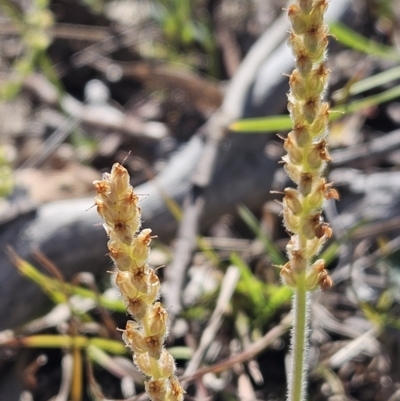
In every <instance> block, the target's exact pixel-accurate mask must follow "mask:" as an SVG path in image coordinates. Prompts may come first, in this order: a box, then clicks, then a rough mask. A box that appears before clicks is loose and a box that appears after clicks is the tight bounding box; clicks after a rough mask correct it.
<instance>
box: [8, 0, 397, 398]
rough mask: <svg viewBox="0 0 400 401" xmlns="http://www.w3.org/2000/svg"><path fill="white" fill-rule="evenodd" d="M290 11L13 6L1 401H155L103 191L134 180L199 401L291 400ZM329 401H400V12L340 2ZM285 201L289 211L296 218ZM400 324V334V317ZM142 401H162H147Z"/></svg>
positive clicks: (258, 6) (377, 2) (315, 348)
mask: <svg viewBox="0 0 400 401" xmlns="http://www.w3.org/2000/svg"><path fill="white" fill-rule="evenodd" d="M285 6H287V4H286V2H284V1H282V0H114V1H106V0H103V1H102V0H53V1H50V0H0V400H1V401H3V400H5V401H14V400H15V401H17V400H21V401H30V400H34V401H47V400H57V401H61V400H72V401H80V400H122V399H129V400H133V399H136V397H143V396H142V393H143V377H142V376H141V374H139V373H138V372H137V371H136V368H135V367H134V365H133V363H132V358H131V355H130V352H129V350H127V349H125V348H124V345H123V343H122V341H121V333H120V332H118V331H117V330H116V328H117V327H119V328H121V329H122V328H123V327H124V326H125V322H126V320H127V318H128V317H127V315H126V313H125V306H124V304H123V302H122V300H121V299H120V296H119V294H118V291H117V290H116V288H115V287H114V284H113V280H112V274H110V271H112V269H113V266H112V264H111V262H110V260H109V258H108V256H107V248H106V242H107V238H106V234H105V232H104V229H103V228H102V226H101V224H100V218H99V217H98V216H97V213H96V210H95V208H93V197H94V188H93V181H94V180H97V179H99V178H100V177H101V174H102V173H104V172H109V171H110V170H111V167H112V165H113V163H115V162H119V163H122V164H123V165H124V166H125V167H126V168H127V169H128V171H129V173H130V175H131V183H132V185H133V186H134V187H135V188H136V192H137V194H138V195H139V196H140V199H141V203H140V205H141V208H142V212H143V224H142V225H143V227H144V228H151V229H152V230H153V233H154V234H155V235H157V236H158V238H157V239H156V240H154V241H153V251H152V255H151V258H150V261H149V263H150V265H151V266H152V267H153V268H154V269H156V270H157V274H158V275H159V276H160V278H161V281H162V283H163V284H162V285H163V291H162V294H161V295H162V302H163V304H164V306H165V307H166V308H167V310H168V313H169V315H170V321H169V324H170V336H169V339H168V340H167V347H168V348H169V349H170V351H171V353H172V354H173V355H174V356H175V358H176V360H177V367H178V374H179V376H181V377H183V383H184V384H185V386H186V389H187V396H186V399H187V400H191V399H196V400H205V399H207V400H233V399H235V400H236V399H240V400H242V401H252V400H271V401H272V400H284V399H285V394H286V364H287V355H288V351H289V350H288V342H289V341H288V340H289V331H290V316H289V315H288V313H289V311H290V302H291V291H290V290H289V289H288V288H286V287H284V286H282V284H281V282H280V278H279V268H277V267H276V266H277V265H281V264H284V263H285V245H286V243H287V239H288V236H287V234H286V233H285V232H284V229H283V227H282V223H281V216H280V212H281V205H280V204H279V200H280V195H279V194H277V193H272V194H271V191H282V190H283V189H284V188H285V187H286V186H289V185H291V183H290V182H289V180H288V178H287V177H286V176H285V174H284V173H283V169H282V165H281V164H280V163H279V161H280V159H281V157H282V156H283V154H284V151H283V148H282V140H281V139H280V138H279V137H277V135H276V134H279V135H280V136H285V135H286V134H287V132H289V131H290V127H291V123H290V121H289V119H288V117H287V110H286V93H287V91H288V83H287V76H285V75H284V74H288V73H290V71H291V69H292V68H293V57H292V55H291V53H290V50H289V48H288V47H287V45H286V40H287V35H288V30H289V29H290V27H289V24H288V21H287V17H286V13H285V11H283V10H282V9H283V8H284V7H285ZM327 18H328V22H329V25H330V29H331V33H332V37H331V44H330V49H329V57H328V58H327V60H326V65H327V66H328V68H329V69H330V70H331V78H330V85H329V89H328V90H327V92H326V97H327V99H328V101H329V102H330V103H331V105H332V108H333V110H334V111H333V112H332V113H331V117H332V124H331V129H330V136H329V147H330V153H331V156H332V158H333V162H332V163H331V164H330V165H329V167H328V168H327V171H326V174H327V176H328V180H329V181H333V182H334V186H335V187H336V188H337V189H338V190H339V192H340V194H341V199H340V201H339V202H331V201H329V202H328V203H327V205H326V209H325V219H326V220H327V221H328V222H329V224H330V225H331V226H332V228H333V232H334V236H333V238H332V239H331V242H330V243H328V244H327V246H326V247H325V250H324V251H323V253H322V255H321V257H322V258H324V259H325V261H326V265H327V266H328V268H329V270H330V273H331V275H332V277H333V280H334V283H335V285H334V287H333V288H332V289H331V290H329V291H326V292H324V293H322V292H316V293H314V294H312V298H313V301H312V317H311V326H312V327H311V331H310V337H311V345H310V353H309V364H310V368H309V378H310V382H309V399H310V400H313V401H317V400H329V401H339V400H349V401H350V400H360V401H388V400H389V401H396V400H400V354H399V353H400V343H399V339H400V331H399V328H400V320H399V317H400V303H399V302H400V299H399V298H400V297H399V294H400V291H399V286H400V275H399V269H400V262H399V261H400V259H399V256H400V254H399V249H400V237H399V234H400V171H399V170H400V130H399V127H398V126H399V123H400V102H399V98H400V65H399V63H400V2H398V1H396V0H363V1H361V0H335V1H331V2H330V3H329V12H328V16H327ZM277 201H278V202H277ZM398 314H399V317H398V316H397V315H398ZM138 399H142V398H138Z"/></svg>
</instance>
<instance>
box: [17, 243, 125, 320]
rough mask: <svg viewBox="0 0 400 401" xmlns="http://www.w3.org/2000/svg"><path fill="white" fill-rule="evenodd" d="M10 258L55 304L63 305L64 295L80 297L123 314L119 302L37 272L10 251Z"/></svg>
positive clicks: (122, 308)
mask: <svg viewBox="0 0 400 401" xmlns="http://www.w3.org/2000/svg"><path fill="white" fill-rule="evenodd" d="M9 254H10V258H11V260H12V262H13V263H14V264H15V266H16V267H17V268H18V270H19V271H20V273H21V274H22V275H24V276H26V277H28V278H29V279H30V280H32V281H33V282H34V283H36V284H37V285H39V287H40V288H41V289H42V291H43V292H44V293H45V294H46V295H47V296H48V297H49V298H50V299H51V300H52V301H53V302H54V303H55V304H59V303H65V302H66V301H67V298H66V294H68V295H80V296H82V297H84V298H90V299H93V300H94V301H98V302H99V304H100V305H101V306H102V307H104V308H106V309H109V310H112V311H115V312H122V313H123V312H125V310H126V306H125V304H124V303H123V301H121V300H113V299H109V298H107V297H104V296H102V295H100V296H99V295H98V294H96V293H94V292H93V291H91V290H89V289H87V288H82V287H78V286H75V285H72V284H69V283H66V282H63V281H60V280H57V279H54V278H51V277H48V276H46V275H45V274H43V273H41V272H39V271H38V270H37V269H36V268H35V267H34V266H32V265H31V264H30V263H28V262H27V261H26V260H24V259H21V258H19V257H18V256H17V254H15V253H14V252H13V251H12V250H9Z"/></svg>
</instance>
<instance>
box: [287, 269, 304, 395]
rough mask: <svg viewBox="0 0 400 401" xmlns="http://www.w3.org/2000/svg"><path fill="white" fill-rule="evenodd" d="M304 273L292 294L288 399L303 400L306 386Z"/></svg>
mask: <svg viewBox="0 0 400 401" xmlns="http://www.w3.org/2000/svg"><path fill="white" fill-rule="evenodd" d="M305 278H306V274H305V272H304V273H303V274H300V275H299V276H298V280H297V288H296V289H295V293H294V296H293V311H294V323H293V329H292V338H291V342H292V344H291V346H292V361H291V374H290V376H289V398H288V401H304V400H305V390H306V387H307V376H306V374H307V361H306V360H305V359H306V357H307V348H308V344H307V337H308V327H307V326H308V318H309V313H308V307H309V305H308V298H309V297H308V296H307V289H306V282H305Z"/></svg>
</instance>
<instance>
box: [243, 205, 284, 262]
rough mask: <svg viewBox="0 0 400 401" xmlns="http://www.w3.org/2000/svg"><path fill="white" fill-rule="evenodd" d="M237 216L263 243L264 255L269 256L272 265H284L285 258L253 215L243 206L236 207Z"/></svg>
mask: <svg viewBox="0 0 400 401" xmlns="http://www.w3.org/2000/svg"><path fill="white" fill-rule="evenodd" d="M238 212H239V216H240V217H241V218H242V220H243V221H244V222H245V223H246V224H247V226H248V227H249V228H250V229H251V231H253V233H254V234H255V235H256V237H257V238H258V239H259V240H260V241H261V242H262V243H263V245H264V248H265V251H266V253H267V254H268V255H269V256H270V258H271V260H272V263H273V264H275V265H281V264H284V263H285V258H284V257H283V256H282V254H281V252H280V250H279V249H278V248H277V246H276V245H275V243H274V241H273V240H272V238H271V237H270V236H268V235H267V234H266V233H264V232H263V231H262V230H261V227H260V223H259V221H258V220H257V219H256V217H255V216H254V214H253V213H251V211H250V210H249V209H248V208H247V207H246V206H244V205H241V206H239V207H238Z"/></svg>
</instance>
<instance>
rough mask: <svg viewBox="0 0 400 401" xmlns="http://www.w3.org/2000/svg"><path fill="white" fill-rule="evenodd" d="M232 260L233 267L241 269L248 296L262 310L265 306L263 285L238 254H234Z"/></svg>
mask: <svg viewBox="0 0 400 401" xmlns="http://www.w3.org/2000/svg"><path fill="white" fill-rule="evenodd" d="M230 260H231V263H232V264H233V265H235V266H236V267H238V268H239V270H240V275H241V281H243V283H244V285H245V287H246V289H247V294H248V296H249V297H250V298H251V300H252V302H253V303H254V305H255V306H256V307H257V308H262V306H263V305H264V304H265V298H264V295H263V292H262V283H261V282H260V281H259V280H257V279H256V278H255V277H254V275H253V273H252V271H251V269H250V267H249V266H248V265H247V263H246V262H245V261H244V260H243V259H242V258H241V257H240V256H239V255H238V254H237V253H232V254H231V256H230Z"/></svg>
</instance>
